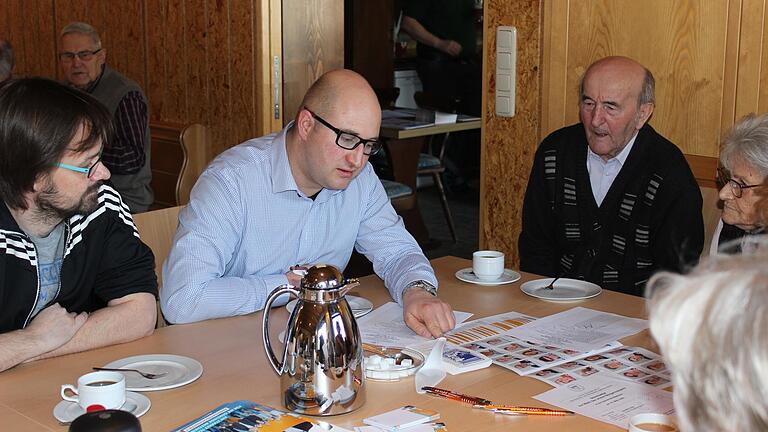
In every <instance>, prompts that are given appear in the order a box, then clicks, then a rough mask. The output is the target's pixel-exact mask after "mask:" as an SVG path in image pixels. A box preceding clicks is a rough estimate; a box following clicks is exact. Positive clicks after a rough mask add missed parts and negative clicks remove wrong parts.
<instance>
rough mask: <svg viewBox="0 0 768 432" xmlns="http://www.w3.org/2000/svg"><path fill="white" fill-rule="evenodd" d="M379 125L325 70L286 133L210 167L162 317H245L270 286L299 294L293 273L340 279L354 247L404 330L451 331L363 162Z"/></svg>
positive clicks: (167, 276) (443, 306)
mask: <svg viewBox="0 0 768 432" xmlns="http://www.w3.org/2000/svg"><path fill="white" fill-rule="evenodd" d="M380 122H381V109H380V108H379V102H378V100H377V98H376V94H375V93H374V92H373V89H371V87H370V85H368V82H366V81H365V79H364V78H363V77H361V76H360V75H358V74H357V73H355V72H352V71H348V70H336V71H331V72H328V73H326V74H324V75H323V76H321V77H320V78H319V79H318V80H317V81H316V82H315V83H314V84H313V85H312V87H310V89H309V90H308V91H307V93H306V95H305V96H304V100H303V101H302V104H301V105H300V108H299V111H298V113H297V114H296V118H295V120H294V121H292V122H291V123H290V124H289V125H288V126H287V127H286V128H285V129H283V130H282V131H281V132H279V133H277V134H272V135H268V136H265V137H262V138H257V139H253V140H250V141H246V142H244V143H243V144H240V145H239V146H236V147H233V148H231V149H229V150H227V151H225V152H224V153H222V154H221V155H220V156H219V157H218V158H216V160H214V161H213V162H212V163H211V164H210V165H209V166H208V168H207V169H206V170H205V172H204V173H203V174H202V175H201V176H200V179H199V180H198V182H197V184H196V185H195V187H194V189H192V196H191V199H190V202H189V205H188V206H187V207H185V208H184V209H183V210H182V211H181V214H180V215H179V228H178V230H177V232H176V238H175V242H174V245H173V248H172V249H171V252H170V254H169V256H168V259H167V260H166V261H165V265H164V267H163V282H164V285H163V289H162V290H161V297H160V302H161V306H162V309H163V313H164V315H165V318H166V319H168V320H169V321H170V322H174V323H187V322H192V321H200V320H205V319H211V318H220V317H226V316H233V315H243V314H248V313H251V312H255V311H257V310H260V309H262V308H263V307H264V303H265V301H266V298H267V295H268V294H269V293H270V292H271V291H272V290H273V289H274V288H276V287H277V286H279V285H282V284H288V283H289V284H291V285H298V284H299V282H300V280H301V278H300V276H297V275H296V274H294V273H293V272H292V271H291V270H292V268H293V266H294V265H295V264H320V263H326V264H332V265H334V266H336V267H339V268H341V269H343V268H344V267H346V265H347V263H348V262H349V257H350V255H351V254H352V250H353V248H355V249H357V251H358V252H360V253H362V254H363V255H365V256H366V257H368V259H370V260H371V262H373V268H374V270H375V271H376V274H378V275H379V276H380V277H382V278H383V279H384V284H385V285H386V287H387V288H388V289H389V291H390V293H391V295H392V297H393V298H394V299H395V300H396V301H397V302H398V303H400V304H401V305H402V306H403V319H404V321H405V323H406V324H407V325H408V326H409V327H410V328H411V329H413V330H414V331H415V332H417V333H418V334H420V335H422V336H425V337H429V336H434V337H437V336H440V335H441V334H443V333H444V332H446V331H448V330H450V329H451V328H453V326H454V324H455V321H454V316H453V313H452V310H451V307H450V306H449V305H448V304H447V303H445V302H443V301H442V300H440V299H439V298H437V297H436V296H437V278H436V277H435V274H434V272H433V270H432V267H431V266H430V264H429V261H428V260H427V258H426V257H425V256H424V254H423V252H422V251H421V249H420V248H419V246H418V244H417V243H416V241H415V240H414V239H413V237H412V236H411V235H410V234H409V233H408V231H406V230H405V227H404V226H403V221H402V219H401V218H400V217H399V216H398V215H397V214H396V213H395V210H394V209H393V208H392V204H390V202H389V199H388V198H387V194H386V193H385V192H384V187H383V186H382V184H381V181H380V180H379V178H378V177H377V176H376V174H375V173H374V171H373V168H372V167H371V164H369V163H368V157H369V156H370V155H371V154H374V153H376V152H377V151H378V150H379V149H380V148H381V143H380V142H379V140H378V134H379V126H380Z"/></svg>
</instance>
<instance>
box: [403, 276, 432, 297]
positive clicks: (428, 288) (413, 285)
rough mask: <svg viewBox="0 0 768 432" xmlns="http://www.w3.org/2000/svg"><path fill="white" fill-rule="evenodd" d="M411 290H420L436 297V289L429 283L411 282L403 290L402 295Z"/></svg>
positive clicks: (423, 281) (421, 281) (422, 281)
mask: <svg viewBox="0 0 768 432" xmlns="http://www.w3.org/2000/svg"><path fill="white" fill-rule="evenodd" d="M411 288H421V289H423V290H424V291H426V292H428V293H430V294H432V295H433V296H435V297H437V287H436V286H434V285H432V284H431V283H429V282H427V281H425V280H417V281H414V282H411V283H409V284H408V286H406V287H405V289H404V290H403V295H405V292H406V291H408V290H409V289H411Z"/></svg>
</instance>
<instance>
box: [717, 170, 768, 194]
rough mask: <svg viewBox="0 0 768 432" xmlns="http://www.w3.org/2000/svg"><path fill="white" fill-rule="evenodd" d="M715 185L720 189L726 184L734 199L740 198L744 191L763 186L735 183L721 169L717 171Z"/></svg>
mask: <svg viewBox="0 0 768 432" xmlns="http://www.w3.org/2000/svg"><path fill="white" fill-rule="evenodd" d="M717 184H718V186H720V187H721V188H722V187H723V186H725V185H726V184H727V185H729V186H730V187H731V192H732V193H733V196H735V197H736V198H741V195H742V194H743V193H744V189H751V188H755V187H760V186H765V185H762V184H756V185H745V184H741V183H739V182H737V181H736V180H734V179H732V178H731V176H730V175H729V173H728V172H727V171H726V170H724V169H722V168H718V169H717Z"/></svg>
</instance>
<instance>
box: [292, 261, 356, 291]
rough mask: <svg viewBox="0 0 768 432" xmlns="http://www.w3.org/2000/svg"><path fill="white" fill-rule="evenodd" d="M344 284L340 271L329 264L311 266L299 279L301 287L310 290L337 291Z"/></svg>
mask: <svg viewBox="0 0 768 432" xmlns="http://www.w3.org/2000/svg"><path fill="white" fill-rule="evenodd" d="M345 283H346V282H345V280H344V275H343V274H342V273H341V271H340V270H339V269H337V268H336V267H334V266H332V265H329V264H316V265H313V266H312V267H310V268H309V269H307V274H306V275H304V277H303V278H302V279H301V287H302V288H307V289H311V290H328V289H337V288H341V287H342V286H344V284H345Z"/></svg>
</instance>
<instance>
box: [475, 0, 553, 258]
mask: <svg viewBox="0 0 768 432" xmlns="http://www.w3.org/2000/svg"><path fill="white" fill-rule="evenodd" d="M542 2H543V0H486V1H485V3H484V7H485V11H484V20H483V21H484V25H485V28H484V33H483V34H484V35H485V40H484V41H483V44H484V48H483V63H484V64H483V70H484V71H485V72H484V76H485V80H484V82H483V106H484V107H485V110H484V112H483V128H482V147H481V164H482V165H481V168H482V169H481V177H480V182H481V193H480V209H481V214H480V247H481V248H490V249H496V250H501V251H503V252H504V253H505V254H507V257H508V258H507V259H508V260H509V262H510V265H512V266H514V265H516V263H517V262H518V256H517V238H518V236H519V235H520V226H519V223H520V220H521V214H522V213H521V211H522V202H523V194H524V193H525V188H526V185H527V183H528V174H529V172H530V169H531V164H532V162H533V153H534V152H535V150H536V147H537V146H538V144H539V139H538V137H539V123H540V122H539V111H540V103H541V98H540V80H541V77H540V75H541V74H540V70H541V67H540V49H541V33H540V24H541V21H542V8H541V3H542ZM500 25H512V26H515V27H517V48H518V51H517V80H516V83H515V85H516V97H515V105H516V108H515V109H516V113H515V116H514V117H511V118H506V117H496V115H495V105H494V92H495V81H494V73H493V72H491V71H495V70H496V31H495V29H496V27H497V26H500Z"/></svg>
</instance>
